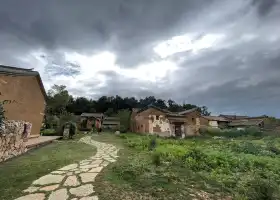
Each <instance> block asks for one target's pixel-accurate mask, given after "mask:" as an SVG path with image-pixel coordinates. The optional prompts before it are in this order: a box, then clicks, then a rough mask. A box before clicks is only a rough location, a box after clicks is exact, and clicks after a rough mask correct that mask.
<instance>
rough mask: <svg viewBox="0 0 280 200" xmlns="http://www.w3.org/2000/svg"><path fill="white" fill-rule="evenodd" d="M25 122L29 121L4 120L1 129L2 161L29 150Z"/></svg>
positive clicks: (0, 150)
mask: <svg viewBox="0 0 280 200" xmlns="http://www.w3.org/2000/svg"><path fill="white" fill-rule="evenodd" d="M24 124H28V123H27V122H24V121H4V125H3V127H2V129H0V162H2V161H5V160H7V159H10V158H12V157H15V156H18V155H20V154H22V153H24V152H26V151H27V149H26V147H25V142H24V134H23V133H24ZM27 131H28V130H27ZM28 134H29V133H27V135H28Z"/></svg>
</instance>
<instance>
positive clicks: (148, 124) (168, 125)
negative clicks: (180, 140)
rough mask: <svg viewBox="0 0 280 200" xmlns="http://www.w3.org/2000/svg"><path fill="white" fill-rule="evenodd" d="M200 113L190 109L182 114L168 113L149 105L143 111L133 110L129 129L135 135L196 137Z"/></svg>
mask: <svg viewBox="0 0 280 200" xmlns="http://www.w3.org/2000/svg"><path fill="white" fill-rule="evenodd" d="M199 117H200V112H198V110H197V109H190V110H187V111H183V112H178V113H174V112H170V111H168V110H164V109H160V108H158V107H156V106H153V105H149V106H147V107H146V108H144V109H141V110H137V109H133V110H132V114H131V121H132V122H131V125H132V126H131V129H132V131H133V132H136V133H149V134H156V135H159V136H163V137H170V136H178V137H182V136H183V135H197V134H199V133H198V130H199Z"/></svg>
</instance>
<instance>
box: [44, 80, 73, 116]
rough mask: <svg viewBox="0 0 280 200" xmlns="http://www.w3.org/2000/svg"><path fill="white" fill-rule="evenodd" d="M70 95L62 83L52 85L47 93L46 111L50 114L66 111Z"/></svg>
mask: <svg viewBox="0 0 280 200" xmlns="http://www.w3.org/2000/svg"><path fill="white" fill-rule="evenodd" d="M69 101H70V95H69V93H68V91H67V90H66V86H64V85H53V86H52V88H51V89H50V90H49V91H48V95H47V109H46V112H47V113H48V114H50V115H58V116H60V115H61V114H63V113H65V112H66V107H67V105H68V104H69Z"/></svg>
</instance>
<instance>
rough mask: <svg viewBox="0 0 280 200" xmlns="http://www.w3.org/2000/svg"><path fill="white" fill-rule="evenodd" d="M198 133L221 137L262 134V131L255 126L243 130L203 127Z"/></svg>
mask: <svg viewBox="0 0 280 200" xmlns="http://www.w3.org/2000/svg"><path fill="white" fill-rule="evenodd" d="M200 134H201V135H203V136H207V135H208V136H221V137H230V138H236V137H241V136H255V137H257V136H262V135H263V133H262V132H261V131H260V130H259V129H258V128H255V127H249V128H245V129H244V130H237V129H223V130H221V129H219V128H211V127H207V128H205V127H203V128H200Z"/></svg>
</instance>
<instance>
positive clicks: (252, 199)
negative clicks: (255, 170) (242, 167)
mask: <svg viewBox="0 0 280 200" xmlns="http://www.w3.org/2000/svg"><path fill="white" fill-rule="evenodd" d="M255 176H256V177H255ZM278 190H279V188H278V186H277V183H275V182H271V181H268V180H265V179H263V178H261V177H260V176H258V175H256V174H254V175H253V177H250V178H248V179H247V180H246V179H245V182H244V183H242V182H241V184H240V185H239V186H238V191H239V195H242V196H243V197H245V198H246V199H248V200H264V199H265V200H275V199H279V196H278V195H279V191H278ZM277 196H278V197H277Z"/></svg>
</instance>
